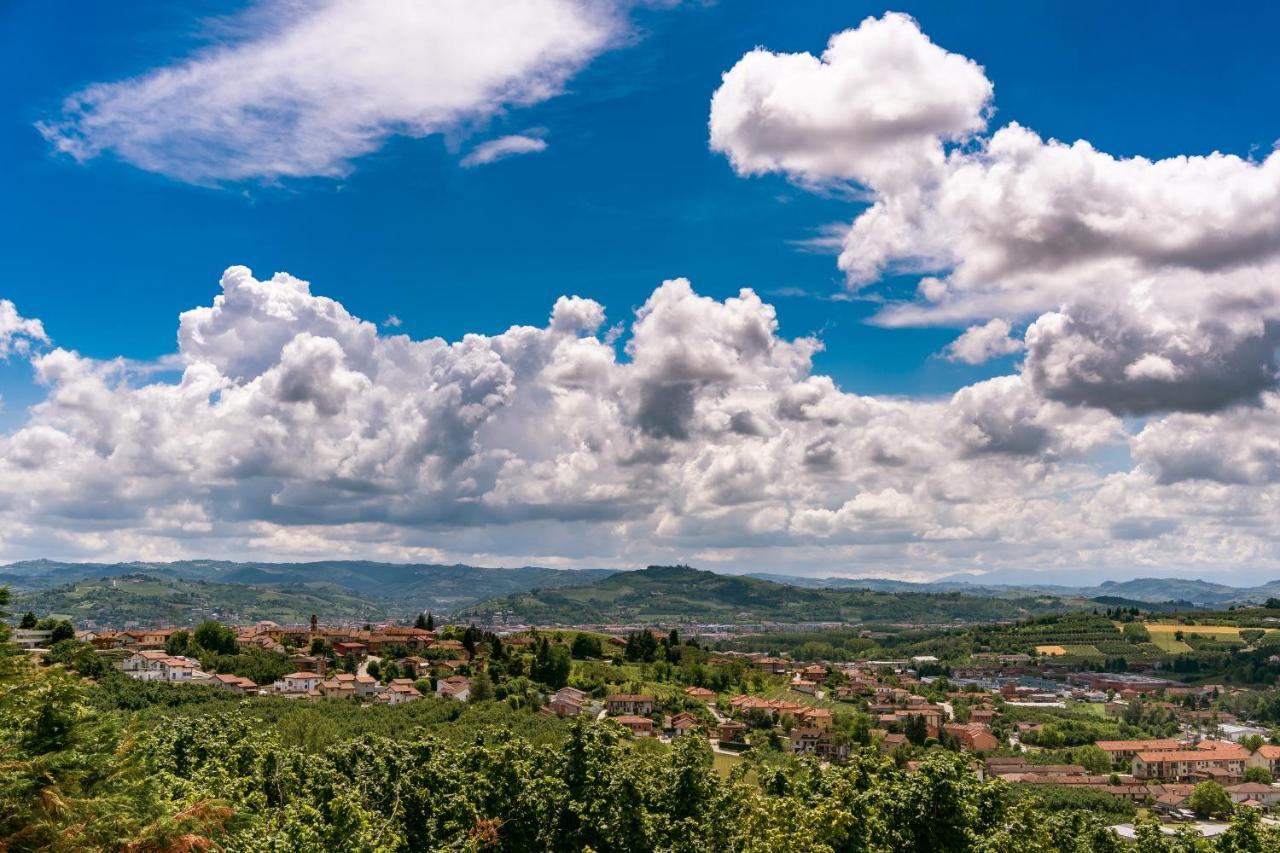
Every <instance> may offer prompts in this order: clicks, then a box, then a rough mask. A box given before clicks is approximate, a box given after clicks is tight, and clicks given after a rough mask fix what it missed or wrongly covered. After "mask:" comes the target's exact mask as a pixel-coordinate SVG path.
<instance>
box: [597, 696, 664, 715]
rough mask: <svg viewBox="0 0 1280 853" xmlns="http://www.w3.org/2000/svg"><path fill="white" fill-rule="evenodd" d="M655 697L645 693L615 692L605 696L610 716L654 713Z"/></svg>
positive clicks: (606, 707) (606, 708)
mask: <svg viewBox="0 0 1280 853" xmlns="http://www.w3.org/2000/svg"><path fill="white" fill-rule="evenodd" d="M653 705H654V697H653V696H650V695H647V694H643V693H615V694H613V695H612V696H606V697H604V707H605V710H607V711H608V712H609V716H610V717H616V716H619V715H624V714H634V715H640V716H646V715H648V714H652V713H653Z"/></svg>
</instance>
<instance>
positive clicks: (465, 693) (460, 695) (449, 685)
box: [436, 675, 471, 702]
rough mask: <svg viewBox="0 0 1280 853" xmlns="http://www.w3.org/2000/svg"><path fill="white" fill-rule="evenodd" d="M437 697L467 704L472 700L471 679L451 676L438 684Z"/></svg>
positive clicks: (462, 676) (463, 676)
mask: <svg viewBox="0 0 1280 853" xmlns="http://www.w3.org/2000/svg"><path fill="white" fill-rule="evenodd" d="M436 695H437V696H444V697H446V698H449V699H457V700H458V701H459V702H465V701H467V700H468V699H470V698H471V679H470V678H467V677H466V676H465V675H451V676H449V677H448V678H442V679H440V680H439V681H437V682H436Z"/></svg>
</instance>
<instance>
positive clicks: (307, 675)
mask: <svg viewBox="0 0 1280 853" xmlns="http://www.w3.org/2000/svg"><path fill="white" fill-rule="evenodd" d="M320 677H321V675H320V673H318V672H291V673H289V674H288V675H286V676H284V678H297V679H303V678H320Z"/></svg>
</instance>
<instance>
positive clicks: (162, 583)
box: [0, 560, 613, 624]
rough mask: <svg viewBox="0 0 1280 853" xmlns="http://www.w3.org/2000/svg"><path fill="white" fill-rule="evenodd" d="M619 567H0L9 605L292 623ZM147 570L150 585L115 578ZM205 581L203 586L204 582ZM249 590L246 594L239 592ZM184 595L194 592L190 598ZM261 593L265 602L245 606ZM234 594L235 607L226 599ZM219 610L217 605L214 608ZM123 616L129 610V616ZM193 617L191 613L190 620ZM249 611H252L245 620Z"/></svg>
mask: <svg viewBox="0 0 1280 853" xmlns="http://www.w3.org/2000/svg"><path fill="white" fill-rule="evenodd" d="M611 574H613V572H612V571H610V570H605V569H578V570H570V569H547V568H542V567H538V566H522V567H519V568H513V569H494V568H481V567H478V566H467V565H461V564H459V565H452V566H447V565H434V564H419V563H409V564H406V563H375V562H365V561H346V560H327V561H320V562H313V563H237V562H230V561H224V560H181V561H177V562H169V563H144V562H131V563H62V562H54V561H52V560H30V561H26V562H21V563H12V564H10V565H7V566H0V586H8V587H10V589H12V590H13V592H14V594H15V601H14V604H13V607H12V608H11V609H15V610H17V609H19V608H21V609H24V610H25V609H28V608H33V609H37V610H39V611H40V612H42V613H49V612H53V613H69V614H72V615H75V616H77V618H81V619H94V620H95V621H98V622H101V623H103V624H114V623H117V622H119V621H121V619H122V618H125V619H130V620H137V621H140V622H144V623H145V622H148V621H151V622H160V621H189V620H188V619H186V618H182V614H186V613H195V614H197V615H198V616H202V617H203V616H207V615H208V612H209V610H210V606H212V605H211V603H210V602H215V603H216V602H218V600H219V599H222V603H226V604H227V606H225V607H223V608H222V611H220V612H227V613H235V614H248V613H251V614H252V618H253V619H272V620H273V621H278V622H279V621H293V620H295V619H296V617H297V616H298V613H299V612H307V613H312V612H315V613H318V614H319V615H320V616H322V618H364V619H370V618H372V619H377V618H403V617H405V616H412V615H414V614H416V613H418V612H420V611H423V610H430V611H434V612H436V613H447V612H452V611H454V610H457V609H459V608H461V607H465V606H466V605H468V604H472V603H474V602H476V601H479V600H481V599H484V598H491V597H493V596H497V595H506V594H509V593H513V592H521V591H524V590H528V589H533V588H535V587H537V588H543V589H554V588H557V587H561V586H568V585H573V584H586V583H591V582H592V581H595V580H599V579H601V578H604V577H608V576H609V575H611ZM138 576H145V577H146V578H148V579H149V580H150V581H152V582H151V583H145V584H142V583H136V582H132V583H129V584H114V585H113V584H110V583H102V582H103V581H109V580H111V579H117V578H125V577H138ZM200 584H203V585H204V586H203V587H199V586H198V585H200ZM239 591H244V593H245V594H243V595H242V594H238V592H239ZM188 594H190V595H194V596H195V597H194V598H191V597H190V596H189V595H188ZM255 596H256V600H258V601H259V602H260V603H263V602H266V603H267V604H266V605H264V606H253V607H250V606H249V605H250V604H252V603H253V601H254V600H255ZM228 600H230V601H234V602H235V605H234V606H231V605H230V603H229V601H228ZM215 609H216V608H215ZM123 614H128V615H127V616H124V615H123ZM192 618H195V617H192ZM244 618H247V617H244Z"/></svg>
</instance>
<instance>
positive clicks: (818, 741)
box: [791, 726, 849, 762]
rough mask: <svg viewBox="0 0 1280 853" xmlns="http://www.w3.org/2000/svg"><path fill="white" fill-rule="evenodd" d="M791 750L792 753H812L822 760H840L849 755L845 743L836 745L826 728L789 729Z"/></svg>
mask: <svg viewBox="0 0 1280 853" xmlns="http://www.w3.org/2000/svg"><path fill="white" fill-rule="evenodd" d="M791 752H792V754H794V755H808V754H810V753H812V754H813V755H816V756H818V758H820V759H821V760H823V761H832V762H842V761H845V760H846V759H847V758H848V757H849V747H848V746H847V745H846V744H843V743H842V744H839V745H836V744H835V743H834V742H833V741H832V739H831V732H829V731H827V730H826V729H818V728H813V727H807V726H806V727H799V726H797V727H796V728H794V729H792V730H791Z"/></svg>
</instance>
